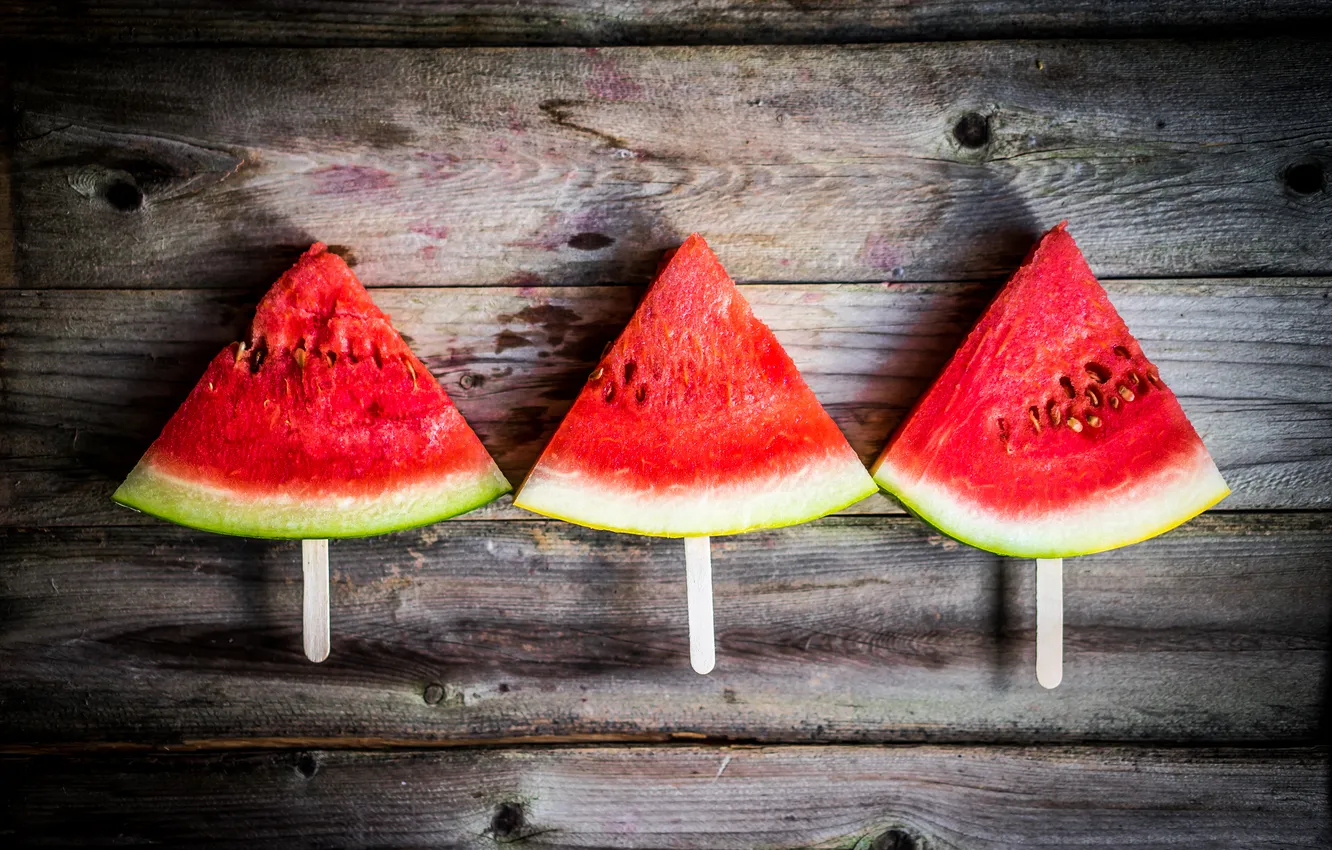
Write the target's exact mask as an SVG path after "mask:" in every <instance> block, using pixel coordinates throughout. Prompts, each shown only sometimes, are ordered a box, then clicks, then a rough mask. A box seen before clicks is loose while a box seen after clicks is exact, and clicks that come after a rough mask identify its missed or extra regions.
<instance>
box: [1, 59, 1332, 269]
mask: <svg viewBox="0 0 1332 850" xmlns="http://www.w3.org/2000/svg"><path fill="white" fill-rule="evenodd" d="M1329 59H1332V44H1329V43H1328V42H1320V41H1298V40H1268V41H1245V42H1199V43H1181V42H1170V41H1127V42H1116V41H1095V42H1025V43H1024V42H973V43H942V44H904V45H889V46H878V47H875V46H856V47H827V46H825V47H781V46H770V47H717V48H688V47H681V48H618V49H607V50H601V51H596V52H588V51H584V50H570V49H544V48H532V49H525V50H488V49H466V50H445V51H422V50H398V51H361V50H338V49H328V50H264V51H259V50H143V51H133V52H128V51H110V52H102V53H94V54H77V55H70V54H62V53H59V52H54V53H53V52H50V51H45V52H42V53H34V54H26V55H23V56H21V57H20V58H17V59H15V60H14V61H13V63H12V65H13V67H12V82H13V89H14V98H15V104H16V107H17V110H18V112H17V115H16V117H15V119H14V127H15V129H14V132H15V134H16V138H17V142H16V146H15V153H14V162H13V170H14V192H15V201H16V203H15V210H14V215H15V221H16V227H17V228H18V233H19V236H18V240H17V265H18V268H17V283H18V285H19V286H22V287H25V288H42V289H45V288H70V287H79V288H107V287H113V288H140V287H143V288H146V287H154V288H208V287H219V286H233V285H238V286H254V285H256V282H258V281H266V280H271V279H273V278H274V277H276V275H277V274H278V273H279V272H280V271H281V270H282V269H283V268H284V267H285V265H287V264H288V263H289V261H290V260H291V258H292V257H293V256H294V255H295V253H296V252H297V251H299V250H300V249H301V248H303V247H304V246H305V245H307V244H308V243H309V242H310V241H312V240H314V239H316V238H317V239H321V240H323V241H325V242H328V243H330V244H334V245H339V246H342V247H343V249H344V250H345V251H346V252H347V253H348V254H349V255H350V256H351V258H352V259H353V260H355V261H356V262H357V264H358V265H357V272H358V274H360V275H361V276H362V277H363V279H364V280H365V281H366V283H367V284H370V285H372V286H373V285H408V286H445V285H477V284H499V283H513V284H519V285H530V284H535V283H543V284H549V285H570V284H592V283H599V282H618V283H643V282H646V281H647V280H648V279H649V277H650V275H651V273H652V270H653V269H654V268H655V264H656V262H657V259H658V257H659V256H660V253H661V251H662V250H663V249H665V248H667V247H670V246H673V245H675V244H678V243H679V241H680V240H681V239H682V238H683V237H684V236H685V235H687V234H688V233H689V232H690V231H700V232H702V233H704V234H705V235H706V236H707V237H708V238H709V240H710V241H711V242H712V243H713V245H714V246H715V247H716V248H717V250H718V252H719V254H720V256H721V257H722V259H723V261H725V263H726V264H727V266H728V268H729V269H730V270H731V272H732V274H733V275H734V276H735V277H736V278H737V279H739V280H744V281H788V282H793V281H804V282H812V281H814V282H826V281H871V280H884V279H892V280H909V281H948V280H959V279H995V278H1000V277H1004V276H1006V275H1007V274H1009V273H1010V272H1011V271H1012V270H1013V268H1014V267H1015V266H1016V265H1017V264H1018V262H1019V261H1020V260H1021V259H1022V257H1023V255H1024V254H1025V253H1026V251H1027V250H1028V248H1030V246H1031V245H1032V242H1033V240H1034V238H1035V237H1036V236H1037V235H1038V234H1039V233H1040V232H1041V231H1043V230H1044V229H1046V228H1048V227H1050V226H1052V225H1054V224H1056V223H1058V222H1059V221H1060V220H1063V219H1069V220H1071V222H1072V232H1073V233H1074V234H1075V235H1076V236H1077V237H1078V239H1079V241H1080V243H1081V245H1082V247H1083V248H1084V250H1085V251H1086V253H1087V255H1088V258H1089V260H1090V262H1091V265H1092V268H1093V269H1094V270H1095V271H1096V272H1097V273H1098V274H1100V275H1101V276H1103V277H1135V276H1139V277H1140V276H1151V277H1183V276H1207V275H1226V276H1231V275H1261V274H1280V275H1299V274H1325V273H1328V272H1329V271H1332V194H1329V193H1328V192H1326V191H1321V190H1319V189H1318V188H1317V185H1316V184H1317V183H1318V181H1317V180H1310V179H1305V178H1306V177H1307V178H1314V177H1318V178H1320V179H1321V178H1322V176H1323V175H1324V174H1325V171H1326V168H1327V167H1328V151H1329V150H1330V149H1332V148H1329V145H1330V144H1332V97H1329V96H1328V95H1329V94H1332V77H1329V76H1328V75H1318V74H1310V73H1309V69H1310V68H1316V67H1323V66H1325V65H1327V64H1328V61H1329ZM1301 167H1304V168H1306V169H1313V170H1311V171H1308V172H1307V173H1306V172H1301V171H1299V170H1298V169H1299V168H1301ZM1292 168H1294V169H1296V170H1295V171H1291V169H1292Z"/></svg>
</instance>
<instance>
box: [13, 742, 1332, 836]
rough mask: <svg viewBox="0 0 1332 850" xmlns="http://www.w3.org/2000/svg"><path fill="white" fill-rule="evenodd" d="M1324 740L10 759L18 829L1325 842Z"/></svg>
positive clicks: (48, 832) (63, 832)
mask: <svg viewBox="0 0 1332 850" xmlns="http://www.w3.org/2000/svg"><path fill="white" fill-rule="evenodd" d="M1327 768H1328V762H1327V755H1326V752H1325V751H1323V750H1276V751H1254V750H1234V749H1207V750H1153V749H1134V748H1124V747H1111V748H1098V749H1087V748H1042V749H1017V748H969V747H888V748H863V747H861V748H852V747H770V748H763V749H742V748H713V747H679V748H660V747H650V748H635V749H620V750H610V751H607V750H594V749H572V750H570V749H562V750H545V749H535V750H526V751H513V750H508V751H505V750H499V751H495V750H491V751H471V752H404V753H340V752H320V751H314V752H308V753H304V754H297V753H288V754H252V755H251V754H245V755H240V754H237V755H223V756H158V757H154V758H143V759H133V760H130V759H124V758H96V759H58V760H51V759H42V760H38V759H5V760H0V782H3V781H4V780H6V779H7V780H9V781H11V782H13V783H14V786H15V789H16V790H15V791H14V792H13V794H12V795H11V796H9V798H8V799H6V800H4V801H3V802H0V807H3V808H0V810H3V809H8V810H9V812H10V815H11V816H10V817H9V818H7V819H5V823H3V824H0V837H5V836H8V837H9V839H10V840H12V841H14V842H15V843H18V844H23V845H26V844H28V843H33V844H37V843H42V844H60V845H64V844H68V843H78V842H86V841H89V840H99V839H100V841H103V842H104V841H108V840H111V839H114V840H115V843H117V844H149V843H154V844H168V845H172V846H184V845H188V846H192V847H195V846H207V847H244V848H247V850H248V848H253V847H291V846H294V845H300V846H306V845H313V846H320V847H363V846H367V845H374V846H382V845H384V844H385V843H391V844H393V845H395V846H413V847H460V848H464V847H476V848H492V847H494V846H495V845H496V844H497V843H498V844H506V843H517V842H521V843H522V845H523V846H539V847H607V848H609V847H615V848H637V847H643V848H668V847H713V848H753V847H823V848H845V850H874V848H903V847H908V848H915V847H924V848H955V850H980V849H981V848H994V849H995V850H999V848H1013V847H1045V846H1065V847H1067V846H1078V847H1107V848H1111V847H1113V848H1118V847H1171V848H1199V850H1201V848H1209V849H1210V848H1214V847H1219V846H1242V847H1272V848H1276V847H1281V848H1298V847H1325V846H1327V841H1328V829H1327V819H1328V792H1327V784H1326V771H1327Z"/></svg>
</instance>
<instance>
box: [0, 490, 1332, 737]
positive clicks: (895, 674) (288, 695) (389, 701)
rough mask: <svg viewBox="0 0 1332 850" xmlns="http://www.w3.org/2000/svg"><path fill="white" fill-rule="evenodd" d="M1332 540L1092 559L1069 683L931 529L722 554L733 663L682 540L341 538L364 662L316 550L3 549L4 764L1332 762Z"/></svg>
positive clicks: (1017, 568) (717, 581)
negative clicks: (1079, 744)
mask: <svg viewBox="0 0 1332 850" xmlns="http://www.w3.org/2000/svg"><path fill="white" fill-rule="evenodd" d="M1329 553H1332V516H1329V515H1328V514H1324V513H1309V514H1298V513H1296V514H1208V515H1206V516H1204V517H1201V518H1199V519H1197V520H1194V521H1193V522H1192V523H1190V524H1188V525H1186V526H1184V527H1182V528H1180V529H1176V530H1175V531H1172V532H1170V533H1168V534H1166V535H1164V536H1162V537H1160V538H1156V539H1154V540H1151V541H1148V542H1145V543H1141V544H1138V545H1135V546H1130V547H1127V548H1124V549H1121V550H1118V551H1115V552H1109V553H1103V554H1099V555H1094V556H1088V557H1083V558H1077V559H1074V560H1069V561H1067V562H1066V564H1065V591H1066V600H1065V647H1066V649H1065V664H1064V684H1063V685H1062V686H1061V687H1060V688H1059V689H1058V690H1055V691H1046V690H1045V689H1043V688H1041V687H1040V686H1039V685H1038V684H1037V683H1036V679H1035V672H1034V649H1035V643H1034V625H1035V621H1034V601H1035V600H1034V585H1033V580H1034V570H1033V567H1032V563H1031V562H1030V561H1015V560H1008V559H1001V558H998V557H996V556H993V555H990V554H988V553H985V552H981V551H979V550H975V549H971V548H970V547H966V546H960V545H958V544H955V543H953V542H952V541H949V540H946V539H944V538H941V537H940V536H939V535H938V534H937V532H935V531H934V530H933V529H931V528H929V527H928V526H926V525H924V524H923V523H920V522H918V521H916V520H915V519H912V518H909V517H855V518H838V519H827V520H822V521H819V522H815V523H811V524H808V525H804V526H799V527H795V528H791V529H783V530H778V531H769V532H757V533H752V534H746V535H740V536H737V537H729V538H717V539H714V540H713V581H714V585H715V600H714V601H715V606H716V608H715V610H716V630H717V668H716V670H715V671H714V672H713V673H712V674H711V675H709V676H699V675H697V674H695V673H694V672H693V671H692V670H691V669H690V666H689V658H688V635H687V627H686V626H687V621H686V611H685V585H684V552H683V546H682V545H681V544H680V542H679V541H678V540H662V539H655V538H639V537H633V536H628V535H615V534H611V533H606V532H595V531H591V530H588V529H584V528H581V527H578V526H574V525H570V524H568V523H559V522H553V521H534V522H498V521H497V522H446V523H442V524H439V525H435V526H431V527H429V528H426V529H421V530H417V531H412V532H401V533H398V534H394V535H389V536H385V537H380V538H374V539H369V540H346V541H343V540H338V541H334V542H333V543H332V545H331V550H330V562H331V569H332V577H333V581H332V588H333V589H332V598H331V603H332V636H333V648H332V655H331V656H330V657H329V659H328V661H326V662H324V663H323V664H320V665H314V664H310V663H308V662H307V661H306V660H305V658H304V655H303V653H302V649H301V632H300V623H301V585H300V547H299V545H298V544H296V543H295V542H290V541H288V542H265V541H255V540H244V539H236V538H228V537H222V536H219V535H211V534H206V533H202V532H194V531H191V530H188V529H181V528H178V527H175V526H168V525H165V524H162V525H158V526H154V527H148V528H107V529H52V530H17V529H15V530H5V531H3V532H0V627H2V629H3V631H0V669H4V671H5V675H4V676H3V677H0V706H3V712H0V749H4V750H8V751H11V752H13V751H23V750H24V749H25V748H31V747H38V748H55V749H60V748H62V747H66V746H70V745H84V746H89V747H94V746H96V747H103V748H111V749H116V748H120V747H124V746H127V745H128V746H131V747H132V746H135V745H138V746H163V747H175V746H184V747H196V748H219V747H228V746H229V747H260V746H264V747H278V746H292V745H297V746H301V745H306V746H309V745H318V742H320V741H322V742H324V745H337V746H371V745H376V744H378V745H404V744H412V743H417V744H420V743H427V742H430V743H453V744H461V743H467V742H472V743H478V742H493V741H515V740H522V739H525V738H529V737H533V736H536V737H537V738H538V739H545V740H568V741H578V740H588V739H602V740H604V739H611V740H615V739H619V740H622V741H635V740H654V739H655V740H665V739H668V738H671V737H678V736H680V735H694V736H700V737H708V738H713V739H725V740H732V741H737V740H738V741H763V742H820V743H822V742H851V743H855V742H883V741H962V742H1030V741H1041V742H1076V741H1091V740H1095V741H1130V740H1133V741H1163V742H1164V741H1210V742H1223V741H1231V742H1253V743H1258V742H1265V743H1273V742H1287V743H1294V742H1311V741H1316V740H1321V738H1320V735H1321V734H1322V733H1321V732H1320V729H1321V728H1322V727H1321V726H1320V718H1321V716H1322V702H1323V698H1324V685H1323V671H1324V667H1325V663H1326V657H1327V649H1328V635H1329V625H1330V623H1332V614H1330V613H1329V612H1330V611H1332V557H1329Z"/></svg>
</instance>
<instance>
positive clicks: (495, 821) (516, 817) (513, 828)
mask: <svg viewBox="0 0 1332 850" xmlns="http://www.w3.org/2000/svg"><path fill="white" fill-rule="evenodd" d="M526 823H527V818H526V816H525V815H523V806H522V804H521V803H501V804H500V807H499V808H498V809H496V810H495V816H494V817H492V818H491V819H490V831H491V833H492V834H493V835H494V836H495V837H496V838H508V837H510V836H512V835H516V834H517V833H518V831H519V830H521V829H522V828H523V826H524V825H525V824H526Z"/></svg>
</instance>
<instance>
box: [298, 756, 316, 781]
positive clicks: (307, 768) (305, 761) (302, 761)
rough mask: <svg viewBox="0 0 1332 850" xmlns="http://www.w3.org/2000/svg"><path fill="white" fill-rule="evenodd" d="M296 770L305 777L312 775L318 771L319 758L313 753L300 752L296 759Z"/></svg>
mask: <svg viewBox="0 0 1332 850" xmlns="http://www.w3.org/2000/svg"><path fill="white" fill-rule="evenodd" d="M296 772H297V773H299V774H300V775H301V776H304V777H305V778H306V779H309V778H311V777H313V776H314V775H315V774H316V773H318V772H319V760H318V759H316V758H315V757H314V754H313V753H301V757H300V758H298V759H297V760H296Z"/></svg>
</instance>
